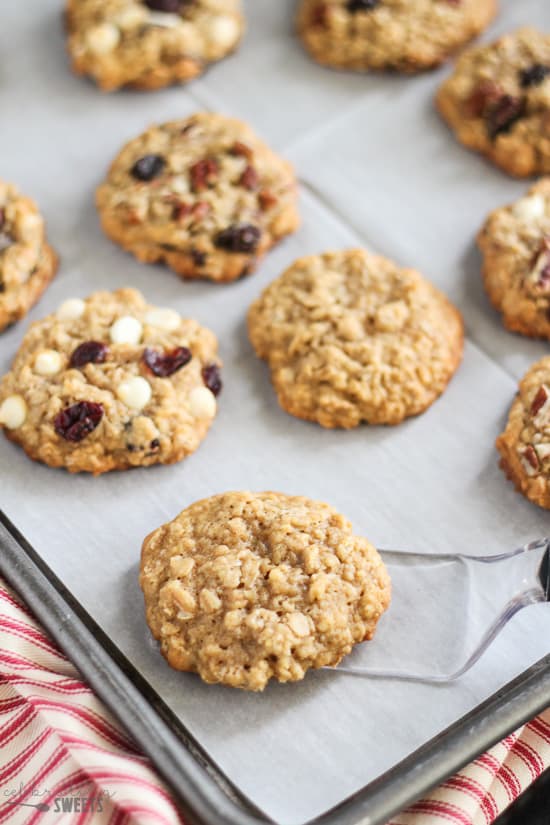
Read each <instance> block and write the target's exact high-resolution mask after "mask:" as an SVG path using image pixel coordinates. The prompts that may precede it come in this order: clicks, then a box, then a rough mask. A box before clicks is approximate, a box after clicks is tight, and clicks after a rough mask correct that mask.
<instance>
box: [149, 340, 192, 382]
mask: <svg viewBox="0 0 550 825" xmlns="http://www.w3.org/2000/svg"><path fill="white" fill-rule="evenodd" d="M191 358H192V355H191V352H190V350H188V349H187V347H176V349H173V350H172V351H171V352H165V353H162V352H159V351H158V350H156V349H150V348H149V347H148V348H147V349H146V350H145V351H144V353H143V360H144V362H145V363H146V364H147V366H148V367H149V369H150V370H151V372H153V373H154V374H155V375H158V376H159V378H167V377H168V376H169V375H173V374H174V373H175V372H177V371H178V370H180V369H181V368H182V367H184V366H185V365H186V364H188V363H189V361H190V360H191Z"/></svg>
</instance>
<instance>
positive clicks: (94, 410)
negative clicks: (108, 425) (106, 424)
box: [53, 401, 103, 442]
mask: <svg viewBox="0 0 550 825" xmlns="http://www.w3.org/2000/svg"><path fill="white" fill-rule="evenodd" d="M102 418H103V405H102V404H94V403H93V402H92V401H78V402H77V403H76V404H72V405H71V406H70V407H65V409H64V410H61V412H60V413H58V414H57V415H56V417H55V418H54V422H53V424H54V427H55V431H56V433H57V434H58V435H60V436H61V437H62V438H64V439H65V440H66V441H75V442H76V441H82V439H83V438H86V436H87V435H89V434H90V433H91V432H93V430H95V428H96V427H97V425H98V424H99V422H100V421H101V419H102Z"/></svg>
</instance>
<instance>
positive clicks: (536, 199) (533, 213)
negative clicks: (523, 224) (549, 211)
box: [513, 195, 546, 221]
mask: <svg viewBox="0 0 550 825" xmlns="http://www.w3.org/2000/svg"><path fill="white" fill-rule="evenodd" d="M545 211H546V201H545V199H544V198H543V196H542V195H530V196H529V197H527V198H522V199H521V200H519V201H518V202H517V203H516V204H515V206H514V208H513V213H514V215H515V217H516V218H519V219H520V220H521V221H536V220H537V218H542V216H543V215H544V213H545Z"/></svg>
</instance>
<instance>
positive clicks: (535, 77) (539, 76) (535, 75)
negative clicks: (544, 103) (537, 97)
mask: <svg viewBox="0 0 550 825" xmlns="http://www.w3.org/2000/svg"><path fill="white" fill-rule="evenodd" d="M549 74H550V66H545V65H544V64H543V63H535V65H534V66H531V67H530V68H529V69H522V70H521V71H520V73H519V82H520V85H521V87H522V88H523V89H527V88H528V87H529V86H540V84H541V83H544V81H545V80H546V77H547V76H548V75H549Z"/></svg>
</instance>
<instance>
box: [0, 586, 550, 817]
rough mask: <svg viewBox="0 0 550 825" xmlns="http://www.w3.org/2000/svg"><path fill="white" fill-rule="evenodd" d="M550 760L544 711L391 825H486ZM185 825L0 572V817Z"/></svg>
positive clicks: (154, 778) (549, 727)
mask: <svg viewBox="0 0 550 825" xmlns="http://www.w3.org/2000/svg"><path fill="white" fill-rule="evenodd" d="M549 765H550V712H548V713H547V714H545V715H544V716H541V717H539V718H538V719H536V720H535V721H533V722H531V723H530V724H528V725H526V726H525V727H523V728H521V729H520V730H519V731H516V732H515V733H514V734H512V735H511V736H508V737H507V738H506V739H505V740H504V742H501V743H500V744H499V745H497V746H496V747H494V748H492V750H490V751H489V752H488V753H486V754H484V755H483V756H481V757H480V758H479V759H477V760H476V761H475V762H474V763H472V764H471V765H469V766H468V767H467V768H465V769H464V770H463V771H461V772H460V773H459V774H457V775H456V776H454V777H453V778H452V779H449V780H448V782H446V783H445V784H444V785H442V786H441V787H440V788H438V789H437V790H436V791H434V792H433V793H432V794H430V796H428V797H426V799H423V800H422V801H421V802H418V803H416V805H413V806H412V808H410V809H409V810H408V811H405V812H404V813H402V814H401V815H400V816H397V817H396V818H395V819H393V820H392V822H391V824H389V825H449V823H451V825H489V823H491V822H493V820H494V819H495V817H496V816H497V815H498V814H499V813H500V812H501V811H503V810H504V809H505V808H506V807H507V806H508V805H509V804H510V803H511V802H512V801H513V800H514V799H515V798H516V797H517V796H518V795H519V794H520V793H521V792H522V791H523V790H524V789H525V788H527V787H528V786H529V785H530V784H531V783H532V782H533V781H534V780H535V779H536V778H537V777H538V776H539V775H540V774H541V773H542V771H543V770H544V769H545V768H546V767H548V766H549ZM2 823H9V825H35V824H38V823H40V825H50V823H51V824H52V825H54V823H55V825H130V824H131V825H185V823H184V820H183V819H182V817H181V815H180V814H179V813H178V810H177V808H176V806H175V805H174V803H173V801H172V800H171V798H170V794H169V792H168V791H167V789H166V787H165V786H164V784H163V783H162V781H161V780H160V779H159V778H158V776H156V774H155V772H154V769H153V767H152V766H151V764H150V763H149V761H148V759H147V758H146V757H144V756H142V755H141V754H140V753H139V752H138V751H137V750H136V747H135V745H134V744H133V743H132V741H131V740H130V739H129V738H128V736H127V735H126V734H125V733H124V732H123V731H122V730H121V728H120V727H119V725H118V724H117V722H116V721H115V720H114V719H113V717H112V716H111V714H110V713H109V712H108V711H107V710H106V708H105V707H104V706H103V705H102V703H101V702H100V701H99V700H98V699H97V698H96V697H95V696H94V694H93V693H92V691H91V690H90V688H88V687H87V686H86V685H85V684H84V683H83V682H82V681H81V680H80V678H79V675H78V673H77V672H76V671H75V669H74V668H73V666H72V665H71V663H70V662H69V661H68V660H67V658H66V657H65V656H64V655H63V654H62V653H61V652H60V651H59V650H58V648H57V647H56V646H55V645H54V644H53V642H52V641H51V640H50V639H49V638H48V636H46V635H45V633H44V631H43V630H42V629H41V627H40V626H39V625H38V624H37V623H36V621H35V620H34V619H33V617H32V615H31V614H30V613H29V611H28V610H27V609H26V607H25V606H24V605H23V604H22V603H21V601H20V600H19V599H18V598H17V596H16V595H15V594H14V592H13V591H12V590H11V589H10V588H9V587H8V586H7V585H6V584H5V583H4V582H3V581H2V580H1V579H0V825H2Z"/></svg>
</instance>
